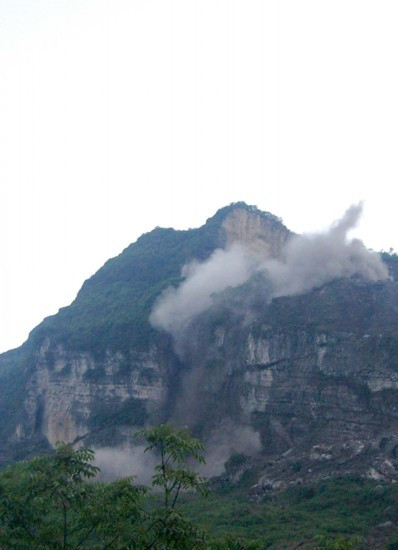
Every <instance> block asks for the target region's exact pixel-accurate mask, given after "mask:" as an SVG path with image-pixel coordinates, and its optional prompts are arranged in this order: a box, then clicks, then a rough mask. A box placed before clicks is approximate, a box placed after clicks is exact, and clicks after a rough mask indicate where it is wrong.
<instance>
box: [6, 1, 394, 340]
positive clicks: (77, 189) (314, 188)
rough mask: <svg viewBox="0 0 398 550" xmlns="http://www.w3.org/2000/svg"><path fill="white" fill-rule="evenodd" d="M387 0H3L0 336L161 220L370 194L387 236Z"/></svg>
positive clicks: (390, 136) (317, 216)
mask: <svg viewBox="0 0 398 550" xmlns="http://www.w3.org/2000/svg"><path fill="white" fill-rule="evenodd" d="M397 28H398V2H397V1H396V0H391V1H386V0H372V1H367V0H333V1H325V0H312V1H309V0H290V1H288V0H278V1H271V0H268V1H267V0H0V178H1V179H0V181H1V185H0V231H1V232H0V253H1V273H0V300H1V302H0V351H5V350H7V349H9V348H12V347H15V346H18V345H19V344H21V343H22V342H23V341H24V340H25V339H26V337H27V335H28V332H29V331H30V330H31V329H32V328H33V327H34V326H35V325H37V324H38V323H39V322H40V321H41V320H42V319H43V317H45V316H47V315H50V314H53V313H55V312H56V311H57V310H58V309H59V308H60V307H62V306H64V305H67V304H69V303H70V302H71V301H72V300H73V299H74V297H75V295H76V293H77V291H78V290H79V288H80V286H81V284H82V283H83V281H84V280H85V279H86V278H88V277H89V276H91V275H92V274H93V273H94V272H95V271H96V270H97V269H98V268H99V267H100V266H101V265H102V264H103V263H104V262H105V261H106V260H107V259H108V258H109V257H112V256H115V255H117V254H118V253H120V252H121V251H122V249H123V248H125V247H126V246H127V245H128V244H129V243H131V242H133V241H135V240H136V239H137V238H138V237H139V235H140V234H142V233H143V232H146V231H149V230H151V229H152V228H153V227H155V226H156V225H160V226H167V227H170V226H173V227H175V228H188V227H195V226H199V225H201V224H203V223H204V222H205V220H206V218H208V217H209V216H211V215H213V214H214V212H215V211H216V210H217V209H218V208H220V207H221V206H224V205H226V204H229V203H230V202H233V201H239V200H244V201H246V202H247V203H249V204H256V205H257V206H258V207H259V208H261V209H262V210H266V211H270V212H272V213H274V214H276V215H278V216H281V217H282V218H283V220H284V222H285V224H286V225H287V226H288V227H289V228H290V229H292V230H294V231H296V232H307V231H314V230H319V229H322V228H325V227H326V226H327V225H329V223H330V222H331V221H333V220H334V219H336V218H338V217H340V216H341V215H342V213H343V212H344V211H345V210H346V208H347V207H348V206H349V205H350V204H352V203H356V202H358V201H360V200H364V201H365V209H364V215H363V218H362V222H361V225H360V227H359V229H358V230H357V233H356V234H357V235H358V236H360V237H361V238H362V239H363V240H364V242H365V244H366V245H367V246H368V247H371V248H374V249H377V250H380V249H382V248H383V249H386V250H388V249H389V248H390V247H394V248H395V249H398V232H397V210H398V209H397V204H396V198H397V191H396V189H397V182H398V155H397V153H398V100H397V98H398V71H397V66H398V60H397V57H398V33H397Z"/></svg>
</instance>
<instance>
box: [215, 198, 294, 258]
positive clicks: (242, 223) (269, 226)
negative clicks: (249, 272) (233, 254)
mask: <svg viewBox="0 0 398 550" xmlns="http://www.w3.org/2000/svg"><path fill="white" fill-rule="evenodd" d="M277 221H278V220H277V218H275V217H274V216H271V215H268V216H264V214H262V213H260V212H258V211H256V210H253V211H250V210H248V209H247V208H235V209H234V210H232V212H230V213H229V214H228V215H227V216H226V217H225V219H224V221H223V223H222V225H221V228H222V230H224V231H225V239H226V242H225V245H226V247H228V246H230V245H231V244H233V243H235V242H239V243H241V244H243V245H245V246H247V247H248V248H250V249H251V250H252V251H253V252H255V253H258V254H260V255H262V256H264V255H267V256H269V257H271V258H278V257H280V255H281V251H282V247H283V246H284V245H285V244H286V241H287V240H288V238H289V237H290V236H291V235H292V233H291V232H290V231H288V230H287V229H286V227H284V226H283V225H282V224H281V223H276V222H277Z"/></svg>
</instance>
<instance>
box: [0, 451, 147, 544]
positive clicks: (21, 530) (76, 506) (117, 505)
mask: <svg viewBox="0 0 398 550" xmlns="http://www.w3.org/2000/svg"><path fill="white" fill-rule="evenodd" d="M93 459H94V453H93V451H91V450H90V449H78V450H74V449H73V448H72V447H71V446H70V445H67V444H65V443H58V444H57V447H56V451H55V453H54V454H52V455H47V456H44V457H38V458H34V459H33V460H31V461H26V462H20V463H18V464H16V465H13V466H10V467H9V468H7V469H6V470H4V471H3V472H1V474H0V547H1V548H6V549H7V550H8V549H14V548H15V549H18V550H24V549H25V548H26V549H32V548H37V549H43V550H44V549H52V548H54V549H55V548H57V549H78V548H83V547H84V548H87V547H89V548H103V549H105V548H122V547H123V548H128V547H129V546H126V544H130V543H132V542H133V541H134V539H135V538H136V537H135V534H136V531H137V530H138V529H139V520H140V519H141V510H140V507H139V502H140V498H141V496H142V494H143V490H142V489H139V488H137V487H135V486H134V484H133V483H132V479H131V478H127V479H123V480H120V481H117V482H114V483H107V484H105V483H87V480H89V479H90V478H92V477H94V476H95V475H96V474H97V473H98V471H99V469H98V468H97V467H96V466H94V465H93V464H92V461H93ZM119 543H120V544H123V546H120V544H119Z"/></svg>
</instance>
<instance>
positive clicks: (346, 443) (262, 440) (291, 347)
mask: <svg viewBox="0 0 398 550" xmlns="http://www.w3.org/2000/svg"><path fill="white" fill-rule="evenodd" d="M291 235H292V233H290V232H289V231H288V230H287V229H286V228H285V227H284V226H283V224H281V222H280V221H279V220H278V219H277V218H275V217H274V216H272V215H271V214H264V213H260V212H259V211H257V210H254V209H252V208H250V207H245V206H243V205H242V204H238V205H236V207H234V208H229V209H226V210H225V211H221V214H217V215H216V216H215V218H212V219H211V220H209V222H208V224H207V225H206V226H204V228H200V229H199V230H192V232H173V231H172V230H160V229H158V230H155V231H154V232H153V233H152V234H148V235H146V236H144V237H142V238H141V240H139V241H138V242H137V243H136V245H132V247H129V248H128V249H127V250H126V251H125V252H124V253H123V254H122V255H121V256H120V257H119V258H116V259H114V260H111V261H110V262H108V263H107V264H106V265H105V266H104V268H102V270H100V271H99V272H98V273H97V274H96V275H95V276H94V277H93V278H92V279H91V280H89V281H88V282H86V283H85V285H84V286H83V289H82V291H81V293H79V296H78V298H77V299H76V301H75V302H74V304H72V306H70V308H66V309H65V310H61V312H60V313H59V314H58V316H55V317H53V318H50V319H48V320H46V321H45V322H44V323H43V325H42V326H40V327H38V329H36V330H35V331H33V333H32V336H31V338H30V339H29V341H28V344H27V345H25V346H24V347H23V348H21V350H19V351H18V350H16V351H15V352H13V353H12V354H8V355H6V356H3V358H0V367H1V365H3V366H2V367H1V368H0V376H3V378H2V380H4V381H6V382H7V381H13V380H18V384H16V383H15V384H14V386H12V387H13V388H14V387H15V388H16V389H13V390H12V391H15V395H16V397H15V400H14V401H13V400H12V397H10V392H7V399H8V401H6V393H4V395H3V397H1V396H0V408H1V407H3V408H2V409H1V410H2V413H3V417H4V418H5V423H7V426H8V427H9V428H10V429H9V430H8V432H7V431H4V434H3V435H2V436H1V437H2V443H3V451H2V453H3V454H2V456H0V458H2V459H3V460H10V459H13V458H14V459H15V458H21V457H23V456H29V455H30V454H32V453H34V452H37V450H38V448H39V447H40V446H41V447H43V446H47V447H51V446H54V444H55V443H56V441H57V440H65V441H69V442H72V443H74V444H76V445H91V446H92V445H94V446H96V447H99V446H107V447H109V446H116V445H126V444H133V442H132V439H131V435H132V432H133V431H134V430H135V429H137V428H138V427H140V426H142V425H144V424H150V423H156V422H160V421H166V420H172V421H174V422H177V423H180V424H183V425H187V424H188V425H189V426H190V427H191V429H192V430H193V432H194V433H195V434H197V435H198V436H200V437H202V438H203V439H204V440H205V441H206V442H207V445H208V449H209V453H210V455H209V456H217V461H218V462H219V463H220V464H221V465H222V463H223V462H224V461H226V460H227V459H228V458H229V456H230V455H231V454H234V453H235V454H236V453H239V454H241V455H244V456H245V459H244V461H243V463H244V467H242V468H241V469H240V471H242V472H243V471H244V469H245V468H254V469H255V470H256V471H257V473H258V479H259V481H258V483H257V485H256V487H255V488H254V489H253V491H254V494H255V495H261V494H262V493H263V492H264V491H267V490H269V489H276V488H281V487H286V486H288V485H291V484H298V483H306V482H307V481H308V480H310V479H311V480H313V479H316V478H321V477H325V476H330V475H337V474H341V473H353V472H354V473H359V474H361V475H368V476H371V477H375V478H380V479H386V480H398V439H397V436H396V434H397V433H398V405H397V404H398V284H397V283H396V282H394V281H393V280H389V281H383V282H373V283H370V282H365V281H363V280H359V279H357V280H355V279H352V280H347V279H341V280H337V281H333V282H331V283H329V284H327V285H324V286H323V287H321V288H316V289H315V290H313V291H311V292H308V293H306V294H302V295H298V296H291V297H279V298H276V299H274V300H272V301H271V302H269V301H267V299H266V297H264V296H262V295H261V294H260V295H258V296H257V295H256V299H255V300H250V301H247V293H248V292H249V294H250V289H248V288H247V285H246V287H245V288H244V289H243V290H239V289H238V290H237V291H236V292H235V294H234V295H233V299H232V300H231V303H233V307H231V305H229V306H228V307H226V306H225V303H224V302H223V300H220V301H215V303H214V306H213V307H212V308H210V309H209V310H208V311H206V312H205V313H202V314H200V315H199V316H198V317H197V318H196V319H195V320H194V322H192V324H191V325H190V326H189V331H188V332H187V334H186V335H185V345H184V347H183V353H181V351H180V353H179V354H177V353H176V351H175V349H174V346H173V341H172V339H171V337H170V336H168V335H167V334H165V333H161V332H157V331H155V330H154V329H152V328H151V327H149V325H148V322H147V318H148V315H149V312H150V311H151V308H152V306H153V303H154V300H155V299H156V297H157V296H158V295H159V293H160V292H161V291H162V290H163V289H164V288H166V287H167V286H168V285H169V284H175V281H178V280H180V270H181V267H182V266H183V265H184V263H186V262H187V261H190V260H191V259H192V257H193V256H195V255H196V256H198V257H200V258H202V259H203V258H206V257H208V256H209V254H210V253H211V251H212V250H214V247H215V246H219V245H220V243H222V244H223V246H226V247H228V246H230V245H231V244H233V243H234V242H236V241H238V242H241V243H243V244H245V245H249V246H250V247H251V249H252V250H253V251H254V252H257V253H261V254H264V253H266V254H267V255H268V256H270V257H279V256H280V254H281V251H282V247H283V245H284V243H286V241H287V240H288V239H289V238H290V236H291ZM212 239H213V240H212ZM209 242H211V243H213V244H212V247H213V248H212V247H211V246H210V245H208V243H209ZM187 243H188V244H187ZM198 243H199V244H198ZM203 243H204V244H203ZM184 247H185V248H184ZM181 249H183V250H184V251H185V252H184V255H181V256H178V253H179V252H178V251H179V250H181ZM253 284H254V283H253ZM128 300H130V302H129V301H128ZM115 304H116V305H115ZM123 308H124V309H123ZM145 323H146V324H145ZM114 335H116V336H114ZM89 342H90V344H89ZM92 342H94V344H92ZM2 361H3V363H2ZM2 369H3V370H2ZM17 373H19V374H18V378H17ZM7 383H8V382H7ZM2 387H3V388H7V387H8V386H7V385H6V384H3V386H2ZM10 387H11V386H10ZM18 392H19V393H18ZM17 393H18V397H17ZM5 403H6V405H5ZM10 404H11V405H12V407H11V405H10ZM212 453H213V454H212ZM209 462H211V460H209ZM220 471H221V470H220ZM220 471H217V472H213V473H220Z"/></svg>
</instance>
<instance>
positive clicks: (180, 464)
mask: <svg viewBox="0 0 398 550" xmlns="http://www.w3.org/2000/svg"><path fill="white" fill-rule="evenodd" d="M136 435H137V436H138V437H143V438H145V439H146V441H147V443H148V445H147V447H146V449H145V452H148V451H155V452H157V453H158V455H159V459H160V463H159V464H157V465H156V466H155V473H154V475H153V476H152V486H153V487H154V488H155V489H156V488H159V489H160V490H161V492H162V497H163V506H162V507H161V508H160V509H158V510H156V511H155V512H153V513H152V514H151V515H150V516H149V517H148V519H147V523H148V528H147V532H148V535H149V538H148V542H147V545H148V546H147V547H149V548H151V547H153V548H157V549H163V548H178V549H181V550H183V549H196V548H206V546H207V536H206V533H205V532H204V531H202V530H201V529H199V528H197V527H196V526H195V525H193V524H192V523H191V522H189V521H187V520H185V519H184V518H183V517H182V516H181V514H179V513H178V512H177V511H176V505H177V503H178V498H179V496H180V494H181V491H194V492H197V493H199V494H201V495H206V494H207V493H208V491H207V488H206V485H205V481H206V480H205V478H203V477H201V476H200V475H199V474H198V473H197V472H195V471H193V470H192V469H191V468H190V467H189V466H188V461H189V460H195V461H196V462H199V463H202V464H204V463H205V459H204V456H203V451H204V445H203V443H202V442H201V441H200V440H199V439H196V438H193V437H191V436H190V435H189V433H188V431H187V430H186V429H180V430H178V429H175V428H173V427H172V426H170V425H169V424H160V425H158V426H154V427H152V428H147V429H144V430H141V431H140V432H138V433H137V434H136Z"/></svg>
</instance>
